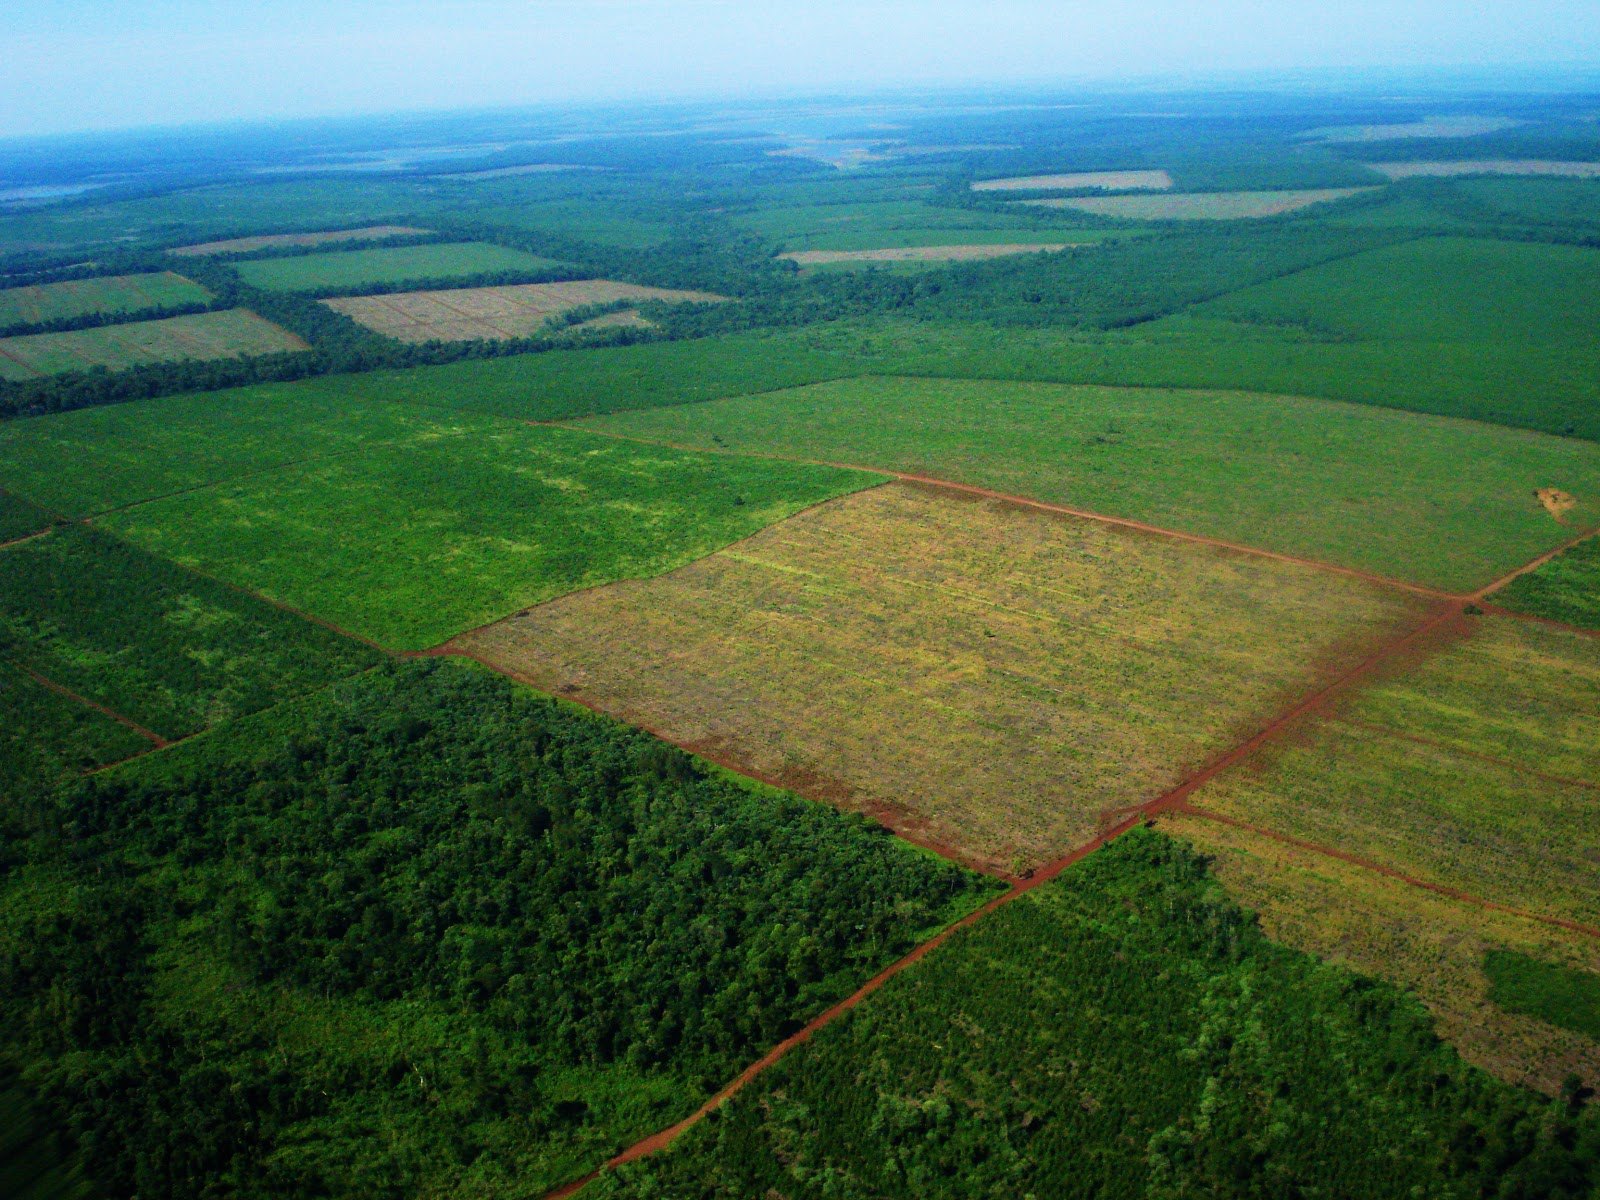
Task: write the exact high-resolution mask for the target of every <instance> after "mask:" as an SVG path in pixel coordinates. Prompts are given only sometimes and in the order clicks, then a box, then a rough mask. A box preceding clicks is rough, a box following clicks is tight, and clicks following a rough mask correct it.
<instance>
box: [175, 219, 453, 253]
mask: <svg viewBox="0 0 1600 1200" xmlns="http://www.w3.org/2000/svg"><path fill="white" fill-rule="evenodd" d="M428 232H430V230H427V229H417V228H415V227H414V226H411V225H368V226H366V227H365V228H362V229H329V230H325V231H323V232H320V233H269V234H262V235H261V236H259V237H239V238H227V239H225V240H223V241H219V242H199V243H196V244H195V245H193V246H179V247H177V248H176V249H173V250H169V251H167V253H168V254H180V255H184V256H187V257H194V256H197V255H198V256H204V255H209V254H249V253H251V252H252V251H255V250H274V249H277V248H278V247H280V246H321V245H326V244H330V243H334V242H377V241H382V240H384V239H385V238H396V237H413V236H415V235H417V234H423V233H428Z"/></svg>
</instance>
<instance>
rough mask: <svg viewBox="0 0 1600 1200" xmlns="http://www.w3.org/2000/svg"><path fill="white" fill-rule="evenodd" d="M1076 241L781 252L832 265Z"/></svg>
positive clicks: (976, 256) (991, 253)
mask: <svg viewBox="0 0 1600 1200" xmlns="http://www.w3.org/2000/svg"><path fill="white" fill-rule="evenodd" d="M1077 244H1078V243H1075V242H994V243H989V244H978V245H971V246H902V247H897V248H894V249H885V250H791V251H789V252H788V253H786V254H780V255H779V256H778V257H779V258H787V259H789V260H790V261H791V262H796V263H799V264H800V265H801V266H802V267H816V266H831V265H834V264H838V263H848V264H851V265H856V264H871V263H907V262H909V263H918V262H974V261H978V260H981V259H986V258H1005V257H1006V256H1008V255H1011V254H1037V253H1039V252H1040V251H1049V250H1065V249H1067V248H1068V247H1069V246H1073V245H1077Z"/></svg>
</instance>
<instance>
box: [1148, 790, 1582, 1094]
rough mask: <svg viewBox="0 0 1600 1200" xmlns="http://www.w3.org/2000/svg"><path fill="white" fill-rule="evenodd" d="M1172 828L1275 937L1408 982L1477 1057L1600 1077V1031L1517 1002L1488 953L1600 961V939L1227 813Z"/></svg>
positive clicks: (1502, 1069) (1556, 1075)
mask: <svg viewBox="0 0 1600 1200" xmlns="http://www.w3.org/2000/svg"><path fill="white" fill-rule="evenodd" d="M1160 827H1161V829H1162V831H1163V832H1166V833H1168V834H1171V835H1172V836H1174V837H1177V838H1181V839H1182V840H1184V841H1186V842H1188V843H1190V844H1191V845H1193V846H1194V847H1195V849H1196V850H1198V851H1200V852H1201V853H1202V854H1204V855H1206V857H1207V858H1209V859H1211V860H1212V866H1211V869H1212V871H1213V872H1214V873H1215V874H1216V876H1217V879H1218V880H1219V881H1220V882H1221V883H1222V885H1223V886H1224V887H1225V888H1226V889H1227V891H1228V894H1229V895H1230V896H1231V897H1232V898H1233V899H1234V900H1235V901H1237V902H1238V903H1239V904H1241V905H1243V906H1244V907H1245V908H1248V909H1251V910H1252V911H1254V912H1256V913H1257V914H1258V915H1259V916H1260V918H1261V924H1262V928H1263V930H1264V931H1265V932H1266V934H1267V936H1268V937H1270V938H1272V939H1273V940H1274V941H1276V942H1281V943H1283V944H1284V945H1287V946H1292V947H1294V948H1295V949H1296V950H1302V951H1304V952H1306V953H1307V954H1314V955H1316V956H1317V957H1318V958H1322V959H1326V960H1328V961H1330V962H1335V963H1340V964H1342V965H1344V966H1347V967H1349V968H1350V969H1351V970H1353V971H1359V972H1361V973H1362V974H1364V975H1371V976H1375V977H1377V978H1379V979H1384V980H1387V981H1388V982H1389V983H1392V984H1394V985H1395V986H1397V987H1402V988H1406V989H1409V990H1411V991H1413V992H1415V993H1416V995H1417V998H1418V999H1419V1000H1421V1001H1422V1002H1423V1003H1424V1004H1426V1005H1427V1006H1428V1008H1429V1010H1430V1011H1431V1012H1432V1014H1433V1016H1434V1018H1435V1019H1436V1020H1437V1021H1438V1023H1439V1035H1440V1036H1441V1037H1442V1038H1444V1039H1445V1041H1447V1042H1449V1043H1450V1044H1451V1045H1452V1046H1454V1047H1455V1048H1456V1049H1457V1050H1459V1051H1460V1052H1461V1054H1462V1056H1463V1057H1464V1058H1466V1059H1467V1060H1468V1061H1469V1062H1472V1063H1475V1064H1477V1065H1478V1066H1481V1067H1484V1068H1486V1069H1487V1070H1490V1071H1492V1072H1494V1074H1496V1075H1498V1076H1499V1077H1500V1078H1502V1079H1504V1080H1506V1081H1508V1082H1510V1083H1519V1084H1526V1085H1529V1086H1532V1087H1536V1088H1539V1089H1540V1090H1542V1091H1544V1092H1548V1093H1553V1092H1555V1091H1557V1090H1558V1089H1559V1088H1560V1086H1561V1082H1562V1080H1563V1079H1565V1078H1566V1077H1567V1076H1568V1075H1569V1074H1572V1073H1574V1072H1576V1073H1578V1074H1579V1075H1582V1076H1584V1077H1586V1078H1591V1079H1592V1078H1600V1042H1596V1041H1592V1040H1590V1039H1589V1038H1585V1037H1583V1036H1580V1035H1578V1034H1575V1033H1572V1032H1569V1031H1566V1030H1563V1029H1559V1028H1556V1027H1554V1026H1552V1025H1550V1024H1548V1023H1547V1022H1544V1021H1539V1020H1533V1019H1530V1018H1529V1017H1527V1016H1525V1015H1520V1014H1517V1013H1513V1012H1508V1011H1506V1010H1505V1009H1503V1008H1501V1007H1500V1006H1499V1005H1497V1004H1495V1003H1494V1001H1493V1000H1492V999H1491V991H1492V987H1491V982H1490V980H1489V978H1488V976H1487V974H1486V973H1485V971H1484V956H1485V955H1486V954H1487V953H1490V952H1492V951H1494V950H1499V949H1505V948H1515V949H1517V950H1519V951H1522V952H1524V953H1527V954H1531V955H1534V956H1536V957H1539V958H1541V959H1547V960H1553V961H1556V962H1566V963H1571V964H1573V965H1575V966H1581V967H1585V968H1587V969H1588V970H1591V971H1600V943H1597V942H1596V941H1595V939H1594V938H1591V937H1586V936H1584V935H1583V934H1578V933H1569V932H1567V931H1566V930H1563V929H1557V928H1553V927H1551V926H1549V925H1545V924H1542V923H1540V922H1538V921H1530V920H1527V919H1525V918H1521V917H1514V916H1510V915H1508V914H1505V913H1496V912H1492V911H1489V910H1486V909H1484V908H1481V907H1479V906H1478V905H1475V904H1466V903H1463V902H1461V901H1457V900H1451V899H1448V898H1446V897H1444V896H1440V895H1438V894H1436V893H1433V892H1428V891H1424V890H1423V889H1421V888H1416V887H1412V886H1410V885H1409V884H1406V883H1402V882H1399V881H1398V880H1394V879H1389V878H1387V877H1385V876H1383V875H1379V874H1377V873H1376V872H1373V871H1368V870H1365V869H1363V868H1361V867H1356V866H1351V865H1349V864H1347V863H1343V862H1340V861H1339V860H1338V859H1335V858H1329V857H1327V856H1325V855H1319V854H1313V853H1310V852H1308V851H1305V850H1299V849H1296V848H1295V847H1293V846H1288V845H1285V844H1284V843H1283V842H1279V841H1275V840H1273V839H1271V838H1266V837H1261V836H1259V835H1257V834H1253V833H1250V832H1248V831H1245V830H1241V829H1236V828H1233V827H1231V826H1228V825H1224V824H1222V823H1220V822H1217V821H1207V820H1203V819H1201V818H1198V817H1191V816H1184V815H1181V814H1180V815H1173V816H1167V817H1163V818H1162V820H1161V822H1160Z"/></svg>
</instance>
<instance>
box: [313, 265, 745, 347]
mask: <svg viewBox="0 0 1600 1200" xmlns="http://www.w3.org/2000/svg"><path fill="white" fill-rule="evenodd" d="M727 298H728V297H726V296H719V295H716V294H715V293H713V292H691V291H680V290H678V289H675V288H658V287H644V286H642V285H640V284H635V283H619V282H617V281H616V280H612V279H579V280H573V281H570V282H567V283H526V284H517V285H513V286H507V287H482V288H453V289H449V290H446V291H429V292H399V293H396V294H394V295H390V296H344V297H340V298H337V299H334V300H324V301H323V303H324V304H326V305H327V306H328V307H329V308H331V309H333V310H334V311H335V312H340V313H343V314H344V315H345V316H347V317H349V318H350V319H351V320H353V321H356V322H357V323H358V324H361V325H364V326H366V327H367V328H368V329H371V330H373V331H374V332H376V333H381V334H384V335H385V336H387V337H392V338H396V339H398V340H399V341H402V342H429V341H441V342H461V341H470V340H472V339H475V338H490V339H498V338H514V337H526V336H528V335H529V334H533V333H537V332H538V331H539V330H540V329H541V328H542V327H544V326H545V325H546V324H547V323H548V322H549V321H550V320H551V318H553V317H558V316H560V315H561V314H562V313H564V312H571V311H572V310H573V309H575V308H586V307H588V306H589V305H591V304H615V303H617V302H618V301H626V300H662V301H667V302H670V303H682V304H688V303H701V304H706V303H713V302H716V301H722V300H726V299H727Z"/></svg>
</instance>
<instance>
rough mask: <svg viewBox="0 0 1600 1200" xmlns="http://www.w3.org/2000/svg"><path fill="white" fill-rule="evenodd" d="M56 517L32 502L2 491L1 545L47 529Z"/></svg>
mask: <svg viewBox="0 0 1600 1200" xmlns="http://www.w3.org/2000/svg"><path fill="white" fill-rule="evenodd" d="M53 520H55V517H54V516H53V515H52V514H51V513H50V512H48V511H46V510H45V509H43V508H40V507H39V506H38V505H37V504H35V503H33V502H32V501H31V500H24V499H23V498H22V497H21V496H13V495H12V494H11V493H10V492H5V491H0V543H5V542H10V541H15V540H16V539H17V538H21V537H29V536H31V535H32V534H35V533H38V532H39V531H40V530H41V529H44V528H46V527H47V526H48V525H49V524H50V523H51V522H52V521H53Z"/></svg>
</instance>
